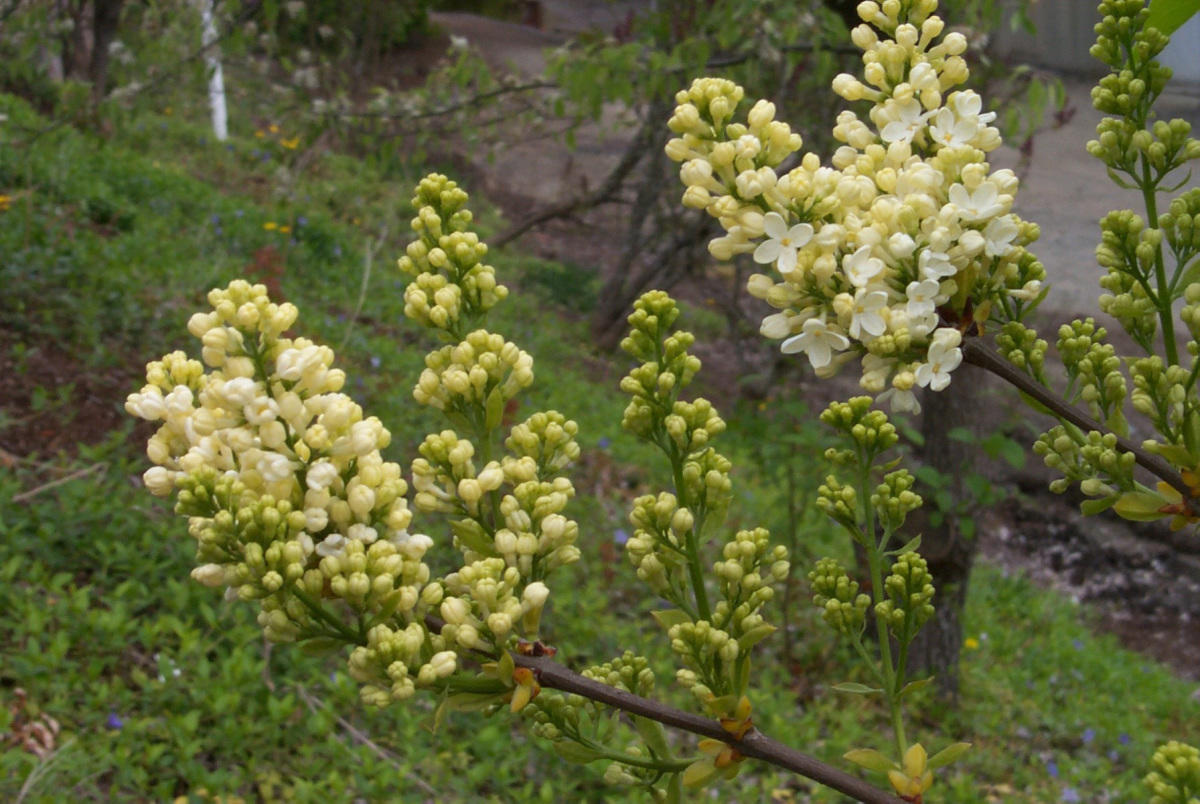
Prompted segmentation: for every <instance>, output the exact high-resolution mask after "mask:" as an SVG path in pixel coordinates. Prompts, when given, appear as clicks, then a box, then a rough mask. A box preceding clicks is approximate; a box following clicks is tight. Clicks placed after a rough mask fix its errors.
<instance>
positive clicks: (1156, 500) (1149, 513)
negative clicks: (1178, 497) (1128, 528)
mask: <svg viewBox="0 0 1200 804" xmlns="http://www.w3.org/2000/svg"><path fill="white" fill-rule="evenodd" d="M1166 504H1167V501H1166V499H1164V498H1163V496H1162V495H1161V494H1154V493H1153V492H1149V491H1127V492H1125V493H1124V494H1122V495H1121V496H1120V497H1119V498H1118V499H1117V501H1116V503H1115V504H1114V505H1113V510H1114V511H1116V512H1117V516H1119V517H1121V518H1122V519H1128V520H1131V521H1133V522H1153V521H1154V520H1156V519H1162V518H1163V516H1165V514H1163V513H1161V512H1160V511H1159V509H1160V508H1162V507H1163V506H1164V505H1166Z"/></svg>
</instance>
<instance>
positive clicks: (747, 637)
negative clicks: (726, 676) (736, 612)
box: [738, 623, 775, 653]
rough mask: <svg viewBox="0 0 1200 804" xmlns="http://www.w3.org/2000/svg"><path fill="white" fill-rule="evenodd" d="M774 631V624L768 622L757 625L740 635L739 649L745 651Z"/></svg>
mask: <svg viewBox="0 0 1200 804" xmlns="http://www.w3.org/2000/svg"><path fill="white" fill-rule="evenodd" d="M773 633H775V626H773V625H770V624H768V623H762V624H760V625H756V626H755V627H754V628H751V629H750V630H749V631H747V632H746V633H744V634H742V635H741V636H740V637H738V650H739V651H741V652H742V653H745V652H746V651H748V650H750V649H751V648H753V647H754V646H755V645H757V644H758V643H759V642H762V641H763V640H764V639H766V638H767V637H769V636H770V635H771V634H773Z"/></svg>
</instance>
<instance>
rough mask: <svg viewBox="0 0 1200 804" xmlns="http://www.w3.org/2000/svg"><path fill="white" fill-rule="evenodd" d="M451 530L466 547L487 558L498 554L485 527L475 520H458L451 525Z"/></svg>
mask: <svg viewBox="0 0 1200 804" xmlns="http://www.w3.org/2000/svg"><path fill="white" fill-rule="evenodd" d="M450 530H451V531H453V533H454V535H455V536H457V537H458V541H459V543H460V544H462V545H463V546H464V547H467V548H470V549H471V550H474V551H475V552H476V553H483V554H484V555H485V556H492V555H495V554H496V546H495V545H494V544H492V543H491V541H490V540H489V539H488V538H487V534H486V533H485V532H484V530H483V526H482V525H480V524H479V523H478V522H476V521H475V520H473V519H458V520H454V521H452V522H451V523H450Z"/></svg>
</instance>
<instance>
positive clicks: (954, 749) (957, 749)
mask: <svg viewBox="0 0 1200 804" xmlns="http://www.w3.org/2000/svg"><path fill="white" fill-rule="evenodd" d="M970 747H971V744H970V743H954V744H953V745H950V746H947V747H945V748H943V749H942V750H941V751H938V752H937V753H936V754H934V755H933V756H931V757H930V758H929V760H928V761H927V762H926V763H925V767H926V768H928V769H929V770H933V769H934V768H942V767H945V766H946V765H949V764H950V763H951V762H954V761H955V760H957V759H958V758H959V757H961V756H962V755H963V754H965V753H967V749H968V748H970Z"/></svg>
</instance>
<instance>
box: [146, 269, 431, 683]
mask: <svg viewBox="0 0 1200 804" xmlns="http://www.w3.org/2000/svg"><path fill="white" fill-rule="evenodd" d="M208 301H209V303H210V304H211V305H212V310H211V312H207V313H197V314H196V315H194V316H193V317H192V318H191V320H190V321H189V324H188V328H189V331H190V332H191V333H192V334H193V335H194V336H195V337H197V338H198V339H199V340H200V341H201V344H202V346H203V350H202V356H203V358H204V363H206V364H207V365H208V367H209V370H208V371H207V372H206V371H205V368H204V366H203V365H201V364H200V363H198V362H196V361H194V360H187V359H186V358H185V357H184V356H183V355H182V354H181V353H172V354H170V355H167V356H166V357H165V358H164V359H163V360H162V361H159V362H156V363H151V364H150V365H149V366H148V368H147V383H148V384H147V385H146V386H145V387H144V388H143V389H142V390H141V391H140V392H139V393H136V394H131V395H130V396H129V398H128V400H127V402H126V409H127V410H128V411H129V412H130V413H131V414H133V415H135V416H139V417H141V418H144V419H148V420H150V421H160V422H162V425H161V426H160V428H159V430H158V432H157V433H155V435H154V436H153V437H152V438H151V439H150V443H149V445H148V449H147V451H148V454H149V455H150V458H151V460H152V461H153V462H154V463H155V464H156V466H155V467H154V468H152V469H150V470H149V471H148V472H147V473H146V476H145V480H146V485H147V487H148V488H149V489H150V490H151V491H152V492H154V493H156V494H159V495H167V494H170V493H171V491H172V490H177V491H178V496H177V505H176V509H177V511H178V512H179V513H180V514H183V515H185V516H187V517H188V520H189V521H188V530H189V533H190V534H191V535H192V536H193V538H195V539H196V541H197V554H196V555H197V562H198V566H197V567H196V569H195V570H193V572H192V577H193V578H195V579H196V580H197V581H199V582H200V583H203V584H205V585H209V586H228V587H229V588H230V589H231V590H232V591H233V592H234V593H236V595H237V596H238V597H240V598H241V599H243V600H256V601H258V602H259V605H260V614H259V622H260V624H261V625H262V627H263V629H264V632H265V633H266V635H267V637H268V638H269V639H273V640H277V641H289V640H294V639H300V638H311V637H321V636H325V637H342V636H344V635H345V633H346V631H345V629H346V626H342V625H340V624H339V623H338V621H337V615H332V614H330V613H329V610H328V609H326V608H325V605H324V603H323V602H322V601H325V600H336V601H341V603H342V604H344V605H345V606H347V607H348V608H349V609H350V610H352V611H354V612H355V613H356V614H357V616H358V617H359V618H360V619H361V618H371V619H374V620H376V621H379V622H382V621H383V620H385V619H388V618H393V617H402V618H405V619H406V620H408V619H411V618H414V617H419V616H421V613H420V611H419V610H418V609H419V602H420V598H421V595H422V592H423V589H424V588H425V584H426V583H427V582H428V580H429V575H430V573H429V568H428V567H427V566H426V565H425V564H424V563H423V561H422V559H423V556H424V554H425V552H426V551H427V550H428V549H429V547H430V546H432V540H431V539H429V538H428V537H427V536H423V535H420V534H410V533H409V531H408V527H409V524H410V523H411V520H412V513H411V511H410V510H409V508H408V504H407V501H406V499H405V496H404V495H405V494H406V492H407V490H408V489H407V485H406V484H405V482H404V479H403V478H402V476H401V473H400V467H399V466H398V465H397V464H395V463H391V462H387V461H384V460H383V458H382V457H381V455H380V449H381V448H383V447H386V446H387V445H388V443H389V441H390V438H391V436H390V434H389V433H388V431H387V430H386V429H385V428H384V427H383V425H382V424H381V423H380V422H379V420H378V419H376V418H374V417H365V416H364V414H363V410H362V408H361V407H359V406H358V405H357V404H356V403H355V402H354V401H353V400H351V399H350V398H349V397H347V396H346V395H345V394H342V393H340V392H339V389H340V388H341V387H342V385H343V383H344V382H345V375H344V373H343V372H342V371H341V370H340V369H335V368H333V366H332V363H333V352H332V350H330V349H329V348H328V347H324V346H318V345H317V344H314V343H312V342H311V341H309V340H307V339H304V338H295V339H292V338H285V337H283V336H282V333H283V332H284V331H285V330H287V329H289V328H290V327H291V326H292V325H293V324H294V323H295V320H296V316H297V311H296V308H295V307H294V306H292V305H290V304H282V305H276V304H274V303H272V302H271V301H270V299H269V298H268V297H267V292H266V289H265V288H264V287H263V286H262V285H250V284H249V283H247V282H244V281H241V280H238V281H234V282H232V283H231V284H230V285H229V286H228V287H227V288H225V289H218V290H214V291H212V292H211V293H210V294H209V296H208ZM423 629H424V626H420V628H419V630H420V631H421V632H422V633H424V630H423ZM414 638H415V637H414ZM420 639H421V640H424V639H425V637H424V636H422V637H420ZM423 655H426V654H423ZM405 666H406V667H408V668H409V669H411V670H412V671H413V672H414V673H416V672H418V670H419V669H420V667H421V666H422V665H421V664H417V665H413V664H411V663H406V664H405ZM385 669H386V668H385ZM397 672H398V671H397ZM405 672H407V671H405ZM392 676H394V677H391V676H389V678H391V682H390V683H389V684H388V685H387V688H388V689H391V688H392V687H393V685H398V686H395V687H394V689H395V690H397V691H398V690H400V689H402V688H404V687H405V685H406V684H408V683H410V682H409V681H404V680H403V679H401V678H400V676H399V675H396V673H393V674H392ZM377 680H378V679H377ZM410 681H411V680H410ZM413 683H418V684H420V683H423V682H421V681H420V680H417V681H416V682H413ZM379 689H384V687H379ZM365 694H367V695H368V697H371V696H375V697H377V692H376V691H370V692H368V693H365Z"/></svg>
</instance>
